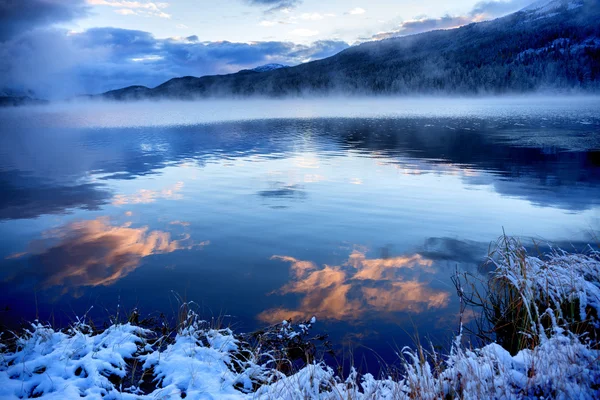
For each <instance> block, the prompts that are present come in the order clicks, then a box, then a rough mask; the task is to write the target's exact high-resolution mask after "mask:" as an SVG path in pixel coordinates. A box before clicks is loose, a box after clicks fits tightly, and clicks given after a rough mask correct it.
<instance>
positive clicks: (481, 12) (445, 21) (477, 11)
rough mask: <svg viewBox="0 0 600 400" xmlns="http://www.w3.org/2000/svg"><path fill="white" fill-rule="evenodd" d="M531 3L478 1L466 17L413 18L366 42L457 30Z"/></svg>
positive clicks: (513, 0) (526, 1)
mask: <svg viewBox="0 0 600 400" xmlns="http://www.w3.org/2000/svg"><path fill="white" fill-rule="evenodd" d="M531 2H532V0H508V1H502V0H498V1H480V2H479V3H477V4H475V6H473V9H472V10H471V11H470V12H469V13H467V14H466V15H457V16H452V15H448V14H446V15H444V16H442V17H437V18H432V17H428V16H422V17H418V18H414V19H412V20H407V21H403V22H401V23H400V24H399V25H398V26H397V27H396V28H395V29H393V30H392V31H387V32H381V33H378V34H376V35H373V36H372V37H370V38H369V39H367V40H373V39H374V40H381V39H389V38H393V37H398V36H406V35H413V34H417V33H422V32H427V31H431V30H435V29H452V28H458V27H460V26H463V25H467V24H470V23H473V22H480V21H484V20H488V19H493V18H498V17H502V16H504V15H507V14H510V13H513V12H516V11H519V10H520V9H522V8H524V7H525V6H527V5H528V4H530V3H531Z"/></svg>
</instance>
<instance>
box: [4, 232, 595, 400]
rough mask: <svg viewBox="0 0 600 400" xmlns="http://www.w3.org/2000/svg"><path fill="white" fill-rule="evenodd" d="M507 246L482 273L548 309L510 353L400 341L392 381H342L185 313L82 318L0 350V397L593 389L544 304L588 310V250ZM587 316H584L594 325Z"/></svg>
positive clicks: (448, 394)
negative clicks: (174, 318) (280, 361)
mask: <svg viewBox="0 0 600 400" xmlns="http://www.w3.org/2000/svg"><path fill="white" fill-rule="evenodd" d="M507 243H508V244H509V245H508V246H507V247H506V248H505V252H504V253H503V254H501V257H497V258H495V263H496V266H497V269H496V271H495V272H494V276H495V277H500V278H503V279H507V280H508V281H510V282H513V284H514V285H515V287H517V288H518V290H519V293H521V294H522V295H523V296H524V300H531V302H530V303H528V304H530V305H531V304H535V300H539V299H545V303H544V304H546V306H547V309H546V310H542V311H540V310H537V309H535V307H534V306H531V310H530V311H531V312H532V313H540V314H545V315H549V316H551V318H553V324H552V326H551V327H550V328H547V327H546V328H543V329H539V330H538V334H539V344H538V345H537V346H536V347H534V348H532V349H524V350H521V351H520V352H518V353H517V354H516V355H514V356H512V355H511V354H510V353H509V352H508V351H506V350H505V349H503V348H502V347H501V346H499V345H498V344H495V343H490V344H488V345H486V346H484V347H482V348H479V349H471V348H469V347H468V346H465V345H464V344H462V343H461V335H460V334H459V335H458V336H457V337H456V339H455V342H454V345H453V346H452V349H451V351H450V354H449V355H445V356H444V355H442V354H435V353H428V356H427V357H426V356H424V354H425V350H424V349H416V350H415V349H409V348H405V349H404V350H403V355H402V356H403V357H404V359H405V360H406V361H405V369H406V370H405V373H404V376H403V377H402V378H401V379H395V380H394V379H392V378H389V377H380V378H376V377H374V376H372V375H369V374H366V375H363V376H360V377H359V376H358V374H356V372H354V371H353V372H352V373H351V374H350V376H349V377H347V378H346V379H342V378H341V377H339V376H337V375H336V373H335V372H334V371H333V370H332V369H331V368H329V367H328V366H326V365H325V364H323V363H314V364H310V365H308V366H306V367H304V368H302V369H300V370H298V371H296V372H295V373H293V374H291V375H289V376H284V375H283V374H282V373H281V372H278V371H275V370H274V369H273V367H272V364H271V363H269V362H266V363H265V362H264V361H260V360H264V359H265V357H264V356H265V354H264V353H261V351H263V350H261V349H260V348H248V347H247V344H245V343H244V342H243V341H242V340H240V339H239V337H238V336H236V335H234V334H233V332H231V331H230V330H228V329H213V328H211V327H209V326H208V325H207V324H206V323H205V322H203V321H200V320H199V319H198V317H197V316H196V315H195V314H193V313H191V312H190V313H188V315H187V320H186V321H185V322H184V323H183V324H182V326H181V327H180V329H179V330H178V332H177V334H176V335H175V336H174V337H170V338H169V337H157V335H156V333H155V332H152V331H150V330H147V329H142V328H140V327H136V326H134V325H132V324H130V323H124V324H114V325H112V326H110V327H109V328H108V329H106V330H105V331H103V332H101V333H91V329H90V327H88V326H86V325H85V324H84V323H76V324H74V326H73V327H71V328H69V329H68V330H66V331H64V332H62V331H57V330H54V329H52V328H51V327H48V326H45V325H43V324H40V323H35V324H33V325H32V326H31V328H30V330H29V331H28V332H25V333H23V334H22V335H21V336H20V337H18V339H17V340H16V343H14V345H16V346H15V347H13V348H11V347H10V346H5V347H0V398H2V399H22V398H32V397H39V398H42V399H70V398H73V399H75V398H86V399H109V400H110V399H125V400H128V399H179V398H186V399H217V398H219V399H253V398H267V399H415V398H416V399H437V398H464V399H482V398H497V399H520V398H527V399H528V398H531V399H533V398H538V399H550V398H552V399H594V398H600V350H598V347H597V344H596V345H595V344H594V343H593V341H592V340H590V338H589V337H585V336H581V335H578V334H575V333H572V332H570V331H569V326H568V322H566V320H564V319H563V318H562V315H561V314H560V312H558V311H557V310H556V309H557V305H558V304H561V302H562V301H564V300H565V299H567V300H573V299H574V298H577V300H578V301H579V302H578V304H579V306H580V307H581V308H580V309H579V312H580V313H581V318H582V319H584V318H587V319H588V320H589V319H590V313H589V307H592V308H594V309H595V310H598V307H599V306H600V283H599V277H600V256H599V255H598V253H593V252H591V253H590V254H588V255H582V254H568V253H564V252H554V253H552V254H551V255H549V256H548V257H547V258H545V259H544V260H542V259H541V258H537V257H531V256H528V255H526V253H525V252H524V249H523V248H522V247H520V245H519V244H518V242H516V241H511V242H507ZM511 246H513V247H511ZM525 277H526V278H525ZM526 303H527V301H526ZM586 306H587V307H588V308H586ZM538 308H539V307H538ZM592 314H593V313H592ZM591 318H593V315H592V317H591ZM533 320H534V321H535V319H533ZM315 322H316V321H315V320H314V319H313V320H311V321H310V324H312V323H315ZM597 322H598V321H597V320H596V321H593V320H592V321H591V323H592V324H596V327H597ZM310 324H308V326H307V325H299V326H298V327H296V328H294V327H292V326H291V325H290V324H288V323H282V324H280V325H279V326H278V328H277V329H279V332H280V333H279V335H285V336H287V337H289V338H294V337H296V336H297V335H298V332H304V331H306V330H307V329H308V328H309V327H310ZM296 329H297V330H296ZM531 331H535V327H532V330H531ZM6 335H7V334H6V333H5V334H4V337H3V338H2V339H3V340H4V341H5V342H6V339H7V337H6ZM6 343H8V342H6ZM242 355H243V356H242ZM266 355H267V357H266V358H267V359H268V354H266ZM132 371H135V373H132ZM148 384H150V387H149V388H148ZM144 386H145V387H144Z"/></svg>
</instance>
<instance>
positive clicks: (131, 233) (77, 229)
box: [7, 218, 208, 292]
mask: <svg viewBox="0 0 600 400" xmlns="http://www.w3.org/2000/svg"><path fill="white" fill-rule="evenodd" d="M175 222H178V221H175ZM207 244H208V242H202V243H197V244H195V243H194V242H192V241H191V240H190V236H189V234H183V235H182V237H181V238H180V239H172V238H171V235H170V234H169V233H168V232H165V231H160V230H149V229H148V227H146V226H144V227H139V228H134V227H132V223H131V222H130V221H128V222H125V223H123V224H121V225H114V224H113V223H111V221H110V220H109V219H108V218H97V219H93V220H78V221H75V222H72V223H69V224H67V225H64V226H60V227H58V228H55V229H52V230H49V231H45V232H43V233H42V238H41V239H38V240H34V241H32V242H31V243H30V244H29V245H28V247H27V249H26V250H25V251H23V252H20V253H15V254H11V255H10V256H8V257H7V259H8V260H14V259H21V258H25V259H27V264H28V265H29V266H30V267H29V268H24V269H22V270H20V271H19V272H18V273H17V275H16V276H13V277H11V278H9V281H11V282H13V281H19V280H22V279H23V278H25V277H27V279H31V278H36V281H37V283H38V289H48V288H51V287H59V288H61V289H62V290H63V291H65V292H66V291H68V290H70V289H77V288H80V287H95V286H109V285H112V284H114V283H116V282H117V281H119V280H120V279H122V278H124V277H126V276H127V275H129V274H130V273H131V272H132V271H134V270H135V269H137V268H138V267H139V266H140V263H141V260H142V259H143V258H144V257H148V256H150V255H153V254H163V253H171V252H174V251H176V250H182V249H192V248H194V247H199V246H205V245H207Z"/></svg>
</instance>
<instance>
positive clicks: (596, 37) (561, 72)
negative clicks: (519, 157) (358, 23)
mask: <svg viewBox="0 0 600 400" xmlns="http://www.w3.org/2000/svg"><path fill="white" fill-rule="evenodd" d="M598 21H600V1H599V0H570V1H569V0H552V1H541V2H537V3H534V4H533V5H532V6H529V7H527V8H526V9H524V10H522V11H520V12H517V13H514V14H511V15H508V16H506V17H503V18H499V19H496V20H493V21H488V22H481V23H474V24H470V25H467V26H463V27H461V28H457V29H452V30H438V31H432V32H427V33H422V34H418V35H413V36H406V37H399V38H393V39H387V40H383V41H376V42H368V43H364V44H361V45H359V46H354V47H350V48H348V49H347V50H344V51H342V52H340V53H338V54H336V55H334V56H332V57H329V58H325V59H323V60H318V61H313V62H309V63H305V64H301V65H298V66H295V67H288V68H278V69H274V70H267V71H264V72H256V71H252V70H244V71H240V72H238V73H236V74H230V75H216V76H204V77H200V78H196V77H191V76H186V77H182V78H175V79H171V80H169V81H167V82H165V83H163V84H162V85H160V86H158V87H156V88H153V89H150V88H146V87H140V86H132V87H129V88H124V89H119V90H113V91H110V92H107V93H105V94H103V95H102V96H103V97H105V98H110V99H118V100H127V99H144V98H196V97H211V96H214V97H220V96H250V95H261V96H287V95H303V94H317V95H319V94H331V93H344V94H415V93H420V94H442V93H447V94H478V93H489V94H500V93H523V92H532V91H536V90H544V89H558V90H584V91H599V90H600V23H599V22H598Z"/></svg>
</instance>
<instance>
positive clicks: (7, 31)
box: [0, 0, 89, 41]
mask: <svg viewBox="0 0 600 400" xmlns="http://www.w3.org/2000/svg"><path fill="white" fill-rule="evenodd" d="M88 10H89V7H88V5H87V4H86V2H85V0H0V41H4V40H6V39H9V38H11V37H13V36H15V35H18V34H19V33H21V32H24V31H28V30H31V29H33V28H35V27H40V26H47V25H52V24H55V23H59V22H66V21H70V20H73V19H76V18H79V17H82V16H84V15H86V14H87V12H88Z"/></svg>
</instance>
